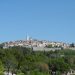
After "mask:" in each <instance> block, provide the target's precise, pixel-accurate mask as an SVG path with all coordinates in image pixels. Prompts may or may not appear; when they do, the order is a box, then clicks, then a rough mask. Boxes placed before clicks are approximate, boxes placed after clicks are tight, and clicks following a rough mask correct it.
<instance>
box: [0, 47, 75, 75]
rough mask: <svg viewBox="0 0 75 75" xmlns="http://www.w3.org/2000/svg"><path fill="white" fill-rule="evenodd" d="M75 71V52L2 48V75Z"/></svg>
mask: <svg viewBox="0 0 75 75" xmlns="http://www.w3.org/2000/svg"><path fill="white" fill-rule="evenodd" d="M70 69H75V51H72V50H61V51H50V52H45V51H44V52H40V51H38V52H34V51H33V50H32V49H29V48H24V47H12V48H9V49H2V48H0V75H3V72H4V71H7V72H12V75H13V73H16V74H17V75H51V74H52V73H53V72H56V74H57V75H61V73H64V72H67V71H69V70H70Z"/></svg>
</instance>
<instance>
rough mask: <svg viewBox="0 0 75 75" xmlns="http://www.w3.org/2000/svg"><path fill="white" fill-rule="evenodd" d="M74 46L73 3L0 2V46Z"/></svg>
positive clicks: (62, 0) (73, 0)
mask: <svg viewBox="0 0 75 75" xmlns="http://www.w3.org/2000/svg"><path fill="white" fill-rule="evenodd" d="M27 33H28V35H29V36H31V37H33V38H37V39H45V40H51V41H63V42H70V43H71V42H75V0H0V42H4V41H10V40H18V39H25V38H26V34H27Z"/></svg>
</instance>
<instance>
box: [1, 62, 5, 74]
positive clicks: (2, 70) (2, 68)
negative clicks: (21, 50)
mask: <svg viewBox="0 0 75 75" xmlns="http://www.w3.org/2000/svg"><path fill="white" fill-rule="evenodd" d="M3 72H4V67H3V64H2V62H1V61H0V75H3V74H4V73H3Z"/></svg>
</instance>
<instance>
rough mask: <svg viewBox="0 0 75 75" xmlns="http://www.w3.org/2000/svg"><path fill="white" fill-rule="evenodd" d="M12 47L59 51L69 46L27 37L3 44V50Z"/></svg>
mask: <svg viewBox="0 0 75 75" xmlns="http://www.w3.org/2000/svg"><path fill="white" fill-rule="evenodd" d="M14 46H21V47H28V48H33V50H35V51H37V50H41V51H42V50H46V51H47V50H49V51H50V50H61V48H63V49H66V48H69V47H70V44H67V43H63V42H51V41H46V40H37V39H32V38H30V37H28V36H27V38H26V40H17V41H10V42H4V43H3V49H6V48H9V47H14Z"/></svg>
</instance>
